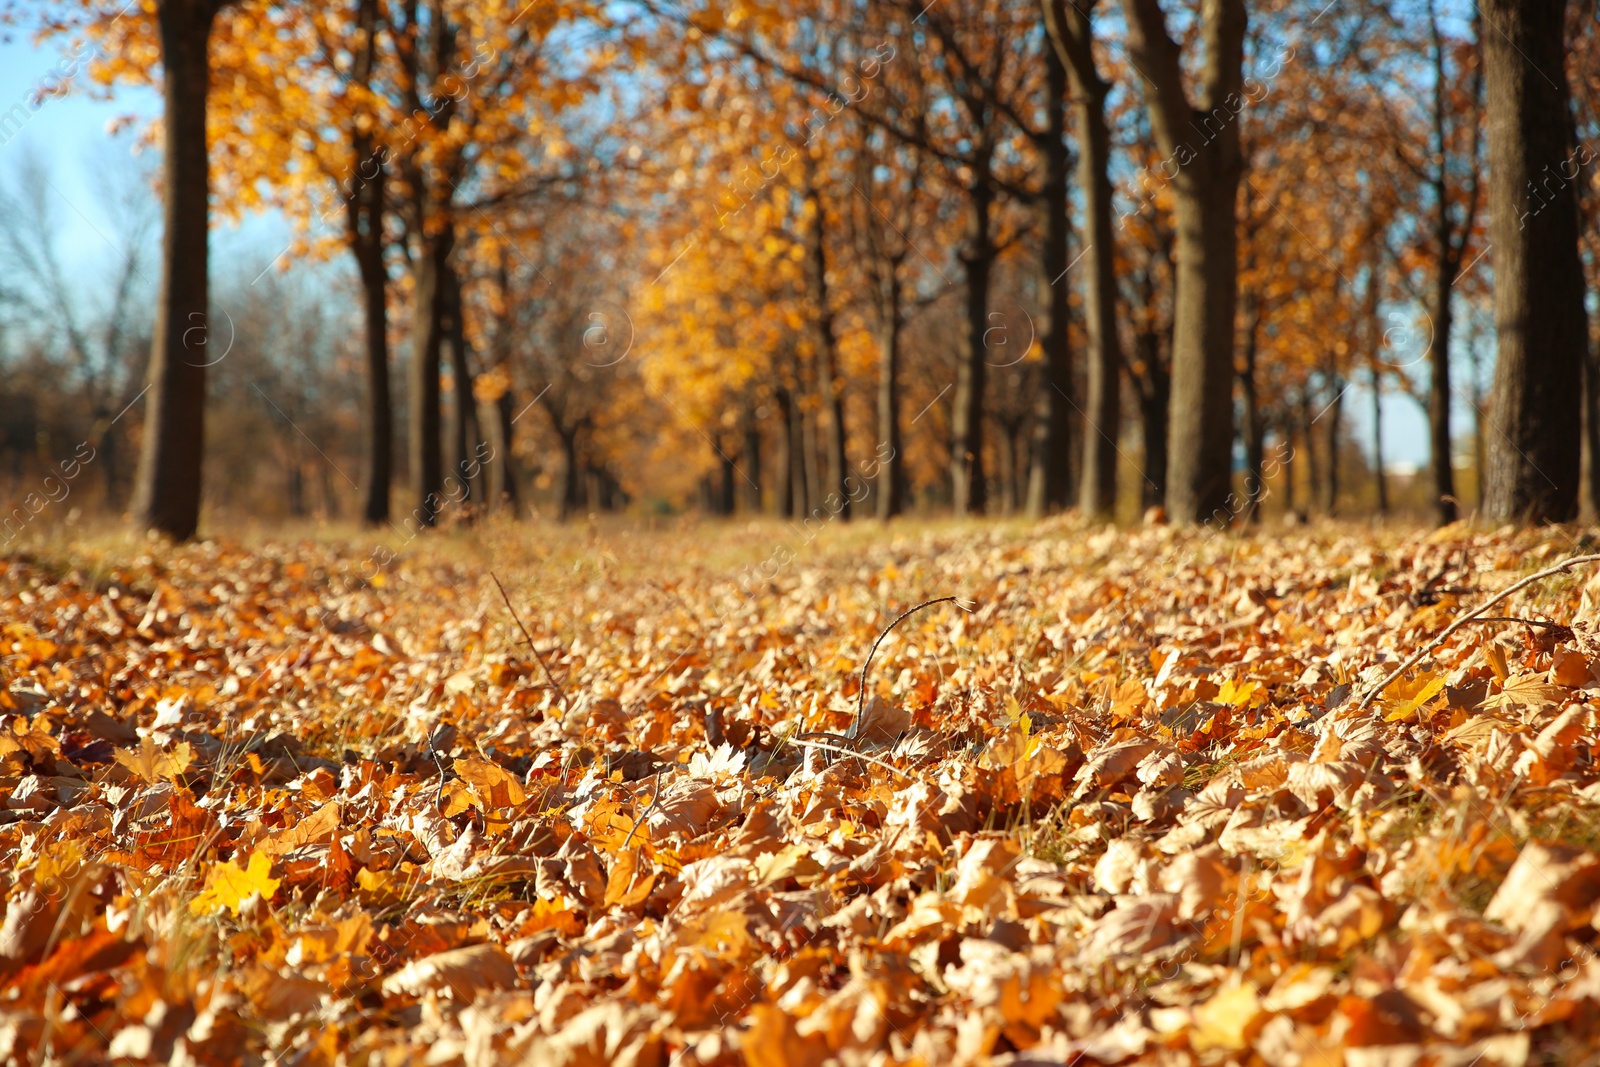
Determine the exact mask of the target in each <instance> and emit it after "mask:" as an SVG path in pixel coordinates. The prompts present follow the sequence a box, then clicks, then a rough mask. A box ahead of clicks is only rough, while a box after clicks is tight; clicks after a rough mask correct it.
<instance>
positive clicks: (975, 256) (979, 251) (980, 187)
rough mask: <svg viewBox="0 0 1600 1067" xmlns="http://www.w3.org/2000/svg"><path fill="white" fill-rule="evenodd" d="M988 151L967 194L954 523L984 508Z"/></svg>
mask: <svg viewBox="0 0 1600 1067" xmlns="http://www.w3.org/2000/svg"><path fill="white" fill-rule="evenodd" d="M991 156H992V148H987V147H986V148H984V149H982V150H980V153H979V159H978V165H977V169H978V171H979V174H978V176H977V178H976V180H975V181H974V182H973V184H972V186H971V188H970V189H969V190H968V197H969V201H970V202H969V204H968V214H967V241H966V248H965V249H964V250H963V251H962V254H961V260H962V263H963V264H964V265H965V267H966V282H967V293H966V297H967V308H966V311H967V322H966V330H965V332H963V333H962V335H961V340H960V345H959V348H958V351H957V354H956V359H957V363H956V388H955V399H954V408H955V411H954V415H953V416H952V418H951V420H950V494H951V495H950V499H951V504H952V507H953V509H954V511H955V515H956V517H957V518H965V517H966V516H968V515H982V514H983V512H984V510H985V507H986V505H987V504H988V484H987V482H986V481H985V479H984V472H983V394H984V385H985V371H986V369H987V366H988V364H987V363H986V362H985V360H984V357H985V356H986V355H987V354H988V348H987V347H986V344H985V335H986V334H987V333H988V330H989V275H990V272H991V271H992V270H993V267H994V258H995V247H994V235H993V233H992V231H991V229H990V225H991V221H990V219H989V206H990V204H992V203H993V201H994V189H993V187H992V186H991V184H990V182H989V174H988V168H989V165H990V163H991V161H992V160H991Z"/></svg>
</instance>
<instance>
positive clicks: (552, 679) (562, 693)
mask: <svg viewBox="0 0 1600 1067" xmlns="http://www.w3.org/2000/svg"><path fill="white" fill-rule="evenodd" d="M489 577H490V578H493V579H494V587H495V588H496V589H498V590H500V599H501V600H504V601H505V602H506V610H507V611H509V612H511V621H512V622H514V623H516V624H517V629H519V630H521V631H522V637H523V640H525V641H527V642H528V650H529V651H530V652H532V653H533V658H534V659H536V660H538V661H539V666H540V667H543V668H544V676H545V679H546V680H547V681H548V682H549V683H550V688H552V689H554V690H555V691H556V696H558V697H560V698H561V707H562V709H563V710H565V709H566V707H567V691H566V690H565V689H562V688H561V683H560V682H558V681H556V676H555V675H553V674H551V673H550V665H549V664H548V663H546V662H545V661H544V655H543V653H541V652H540V651H539V646H537V645H535V644H534V643H533V635H532V634H530V633H528V628H527V627H526V626H524V625H522V620H521V619H520V618H518V616H517V609H516V608H514V607H512V606H511V598H510V597H509V596H507V595H506V587H505V586H503V585H501V584H500V577H499V575H497V574H495V573H494V571H490V572H489Z"/></svg>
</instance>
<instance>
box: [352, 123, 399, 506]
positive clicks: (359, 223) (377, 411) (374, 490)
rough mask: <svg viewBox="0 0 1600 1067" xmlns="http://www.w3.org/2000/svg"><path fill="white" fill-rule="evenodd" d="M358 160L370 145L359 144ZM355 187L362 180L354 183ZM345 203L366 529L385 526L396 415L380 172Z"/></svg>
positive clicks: (380, 169) (391, 476)
mask: <svg viewBox="0 0 1600 1067" xmlns="http://www.w3.org/2000/svg"><path fill="white" fill-rule="evenodd" d="M357 143H358V145H360V146H361V147H358V148H357V157H358V158H359V159H365V158H368V157H367V156H365V155H362V151H363V148H364V149H365V150H366V151H368V152H370V149H371V146H370V144H365V145H362V142H361V140H359V139H358V142H357ZM357 180H358V181H361V179H360V178H359V176H358V178H357ZM352 192H353V195H352V196H351V197H350V198H349V199H348V200H347V204H348V218H349V224H350V246H351V249H352V250H353V252H354V253H355V257H356V264H357V266H358V267H359V268H360V271H361V294H362V308H363V310H364V312H365V316H366V339H365V340H366V345H365V347H366V377H367V392H366V396H365V398H364V399H365V401H366V403H365V404H364V405H363V406H362V412H361V429H362V441H363V443H364V445H365V448H364V449H363V451H362V457H361V521H362V522H363V523H364V524H365V525H367V526H386V525H388V523H389V486H390V484H391V482H392V481H393V476H394V413H393V410H392V408H391V401H390V396H389V304H388V299H389V271H388V269H387V268H386V267H385V266H384V263H383V195H384V175H383V170H382V168H381V167H380V168H379V169H378V171H377V173H376V174H375V176H374V177H372V178H371V179H369V180H365V181H362V184H361V186H360V188H359V189H356V190H352Z"/></svg>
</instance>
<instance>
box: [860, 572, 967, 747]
mask: <svg viewBox="0 0 1600 1067" xmlns="http://www.w3.org/2000/svg"><path fill="white" fill-rule="evenodd" d="M946 602H949V603H952V604H954V605H955V606H956V607H958V608H960V609H961V610H962V611H965V612H968V613H970V612H971V611H972V609H971V608H969V607H967V606H966V605H965V604H963V603H961V600H960V598H959V597H953V596H942V597H940V598H939V599H937V600H925V601H923V602H922V603H921V604H918V605H917V606H916V607H914V608H912V609H911V610H909V611H906V612H903V613H901V615H900V617H899V618H897V619H895V620H894V622H891V623H890V624H889V625H888V626H885V627H884V628H883V632H882V633H881V634H879V635H878V639H877V640H876V641H874V642H872V650H871V651H870V652H868V653H867V661H866V662H865V663H863V664H862V665H861V692H860V693H859V694H858V696H859V699H858V700H857V701H856V721H855V725H854V726H852V727H850V737H851V739H852V740H853V739H854V738H855V736H856V735H857V734H859V733H860V732H861V722H862V720H863V719H865V718H866V714H867V669H868V668H870V667H871V666H872V657H873V656H875V655H877V654H878V646H879V645H881V644H883V639H884V638H885V637H888V636H889V631H891V630H893V629H894V628H895V627H896V626H899V625H900V624H901V623H902V622H904V621H905V620H906V619H908V618H910V617H911V616H912V615H915V614H916V613H917V612H919V611H921V610H922V609H923V608H931V607H932V606H933V605H935V604H943V603H946Z"/></svg>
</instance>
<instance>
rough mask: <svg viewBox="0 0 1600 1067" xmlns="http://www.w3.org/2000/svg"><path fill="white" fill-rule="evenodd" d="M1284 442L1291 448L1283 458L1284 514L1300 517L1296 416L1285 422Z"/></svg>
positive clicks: (1289, 417)
mask: <svg viewBox="0 0 1600 1067" xmlns="http://www.w3.org/2000/svg"><path fill="white" fill-rule="evenodd" d="M1283 440H1284V443H1285V444H1287V445H1288V446H1289V454H1288V455H1287V456H1285V457H1284V458H1283V463H1282V464H1281V466H1282V468H1283V510H1284V513H1285V514H1287V515H1289V516H1293V517H1298V512H1296V511H1295V506H1294V474H1295V469H1296V464H1295V459H1296V458H1297V457H1298V456H1299V453H1297V452H1296V451H1295V447H1294V415H1293V414H1290V415H1288V416H1286V417H1285V418H1284V420H1283Z"/></svg>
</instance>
